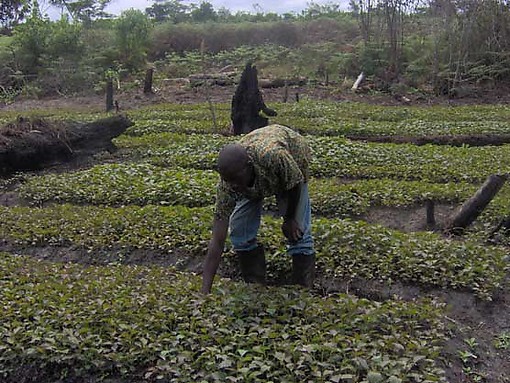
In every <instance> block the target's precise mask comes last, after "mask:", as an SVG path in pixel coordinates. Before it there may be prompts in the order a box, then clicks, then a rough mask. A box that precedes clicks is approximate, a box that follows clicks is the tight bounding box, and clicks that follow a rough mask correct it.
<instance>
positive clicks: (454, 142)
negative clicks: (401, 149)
mask: <svg viewBox="0 0 510 383" xmlns="http://www.w3.org/2000/svg"><path fill="white" fill-rule="evenodd" d="M346 137H347V138H349V139H351V140H355V141H369V142H383V143H395V144H413V145H428V144H432V145H450V146H463V145H469V146H489V145H493V146H497V145H504V144H508V143H510V134H497V135H496V134H493V135H491V134H459V135H436V136H426V137H414V136H398V135H395V136H375V135H354V134H347V135H346Z"/></svg>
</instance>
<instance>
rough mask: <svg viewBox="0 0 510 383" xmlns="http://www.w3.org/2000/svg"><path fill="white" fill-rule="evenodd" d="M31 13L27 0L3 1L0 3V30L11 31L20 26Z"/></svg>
mask: <svg viewBox="0 0 510 383" xmlns="http://www.w3.org/2000/svg"><path fill="white" fill-rule="evenodd" d="M29 11H30V5H29V3H28V2H27V1H26V0H2V1H1V2H0V29H3V28H5V29H7V30H10V29H11V28H12V27H14V26H15V25H17V24H19V23H20V22H21V21H23V19H24V18H25V16H26V15H27V14H28V12H29Z"/></svg>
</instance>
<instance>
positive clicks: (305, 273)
mask: <svg viewBox="0 0 510 383" xmlns="http://www.w3.org/2000/svg"><path fill="white" fill-rule="evenodd" d="M314 278H315V255H305V254H296V255H293V256H292V283H293V284H295V285H301V286H304V287H308V288H311V287H313V280H314Z"/></svg>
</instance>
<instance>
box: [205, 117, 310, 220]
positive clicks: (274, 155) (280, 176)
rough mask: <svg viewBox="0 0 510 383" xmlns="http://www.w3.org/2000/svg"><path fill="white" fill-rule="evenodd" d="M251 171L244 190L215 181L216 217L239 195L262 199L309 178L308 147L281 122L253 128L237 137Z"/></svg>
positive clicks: (225, 215)
mask: <svg viewBox="0 0 510 383" xmlns="http://www.w3.org/2000/svg"><path fill="white" fill-rule="evenodd" d="M239 144H240V145H242V146H244V147H245V148H246V151H247V153H248V156H249V158H250V161H251V163H252V164H253V168H254V171H255V182H254V184H253V186H252V187H251V188H250V189H249V190H248V191H247V192H246V193H243V194H241V193H236V192H235V191H234V190H232V188H231V187H230V186H229V185H228V183H226V182H225V181H223V180H221V181H220V182H219V184H218V190H217V196H216V210H215V214H214V216H215V218H216V219H225V220H228V219H229V217H230V215H231V214H232V211H233V210H234V207H235V205H236V202H237V201H239V200H240V199H242V198H249V199H254V200H256V199H263V198H264V197H269V196H271V195H276V194H279V193H282V192H285V191H287V190H290V189H292V188H293V187H295V186H296V185H298V184H299V183H302V182H307V181H308V178H309V169H308V165H309V163H310V159H311V152H310V147H309V146H308V143H307V141H306V139H305V138H304V137H302V136H301V135H299V134H298V133H296V132H295V131H293V130H292V129H290V128H287V127H285V126H282V125H269V126H266V127H264V128H260V129H257V130H254V131H252V132H250V133H248V134H247V135H245V136H244V137H242V138H241V139H240V140H239Z"/></svg>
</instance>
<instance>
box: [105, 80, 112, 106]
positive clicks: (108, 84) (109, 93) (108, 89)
mask: <svg viewBox="0 0 510 383" xmlns="http://www.w3.org/2000/svg"><path fill="white" fill-rule="evenodd" d="M112 109H113V80H112V79H108V81H107V82H106V111H107V112H109V111H110V110H112Z"/></svg>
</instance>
